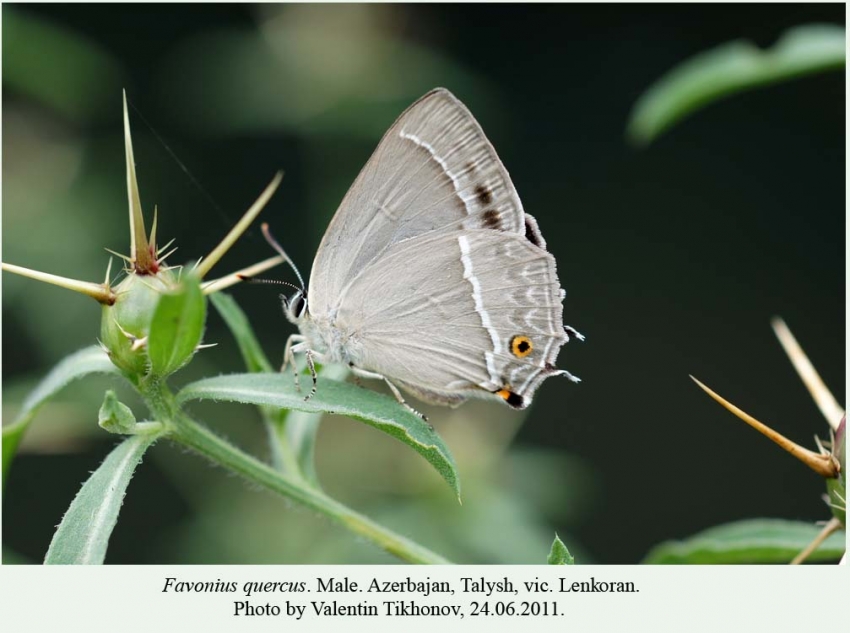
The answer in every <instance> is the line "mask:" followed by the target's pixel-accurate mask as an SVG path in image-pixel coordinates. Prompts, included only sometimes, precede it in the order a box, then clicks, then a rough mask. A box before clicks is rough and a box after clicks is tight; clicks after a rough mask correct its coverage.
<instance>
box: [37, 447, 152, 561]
mask: <svg viewBox="0 0 850 633" xmlns="http://www.w3.org/2000/svg"><path fill="white" fill-rule="evenodd" d="M156 438H157V436H156V435H135V436H133V437H131V438H129V439H127V440H124V441H123V442H122V443H121V444H119V445H118V446H116V447H115V448H114V449H113V450H112V452H111V453H110V454H109V455H108V456H107V458H106V459H105V460H104V461H103V463H102V464H101V465H100V467H99V468H98V469H97V470H96V471H94V473H92V476H91V477H89V478H88V480H87V481H86V482H85V483H84V484H83V487H82V488H80V492H78V493H77V496H76V497H75V498H74V500H73V501H72V502H71V506H70V507H69V508H68V511H67V512H66V513H65V516H63V517H62V522H61V523H60V524H59V527H58V528H56V533H55V534H54V535H53V540H52V541H51V542H50V547H49V548H48V550H47V556H46V557H45V558H44V563H45V564H46V565H99V564H101V563H103V559H104V558H105V557H106V548H107V546H108V544H109V537H110V536H111V534H112V530H113V529H114V528H115V524H116V523H117V522H118V512H119V511H120V510H121V504H122V503H123V501H124V494H125V491H126V490H127V486H128V485H129V484H130V478H131V477H132V476H133V471H135V470H136V465H137V464H138V463H139V461H141V459H142V455H144V453H145V451H146V450H147V448H148V447H149V446H150V445H151V444H152V443H153V441H154V440H155V439H156Z"/></svg>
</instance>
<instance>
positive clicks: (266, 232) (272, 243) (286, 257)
mask: <svg viewBox="0 0 850 633" xmlns="http://www.w3.org/2000/svg"><path fill="white" fill-rule="evenodd" d="M260 229H261V230H262V231H263V237H265V238H266V241H267V242H268V243H269V245H270V246H271V247H272V248H273V249H274V250H276V251H277V253H278V255H280V256H281V257H283V260H284V261H285V262H286V263H287V264H289V267H290V268H292V270H294V271H295V276H296V277H298V281H299V282H300V283H301V287H300V288H295V286H292V287H293V288H295V289H296V290H300V291H301V292H304V289H305V286H304V278H303V277H301V273H299V272H298V268H296V267H295V264H294V263H293V261H292V260H291V259H290V258H289V255H287V254H286V252H285V251H284V250H283V248H281V246H280V244H278V243H277V240H276V239H274V237H272V234H271V232H270V231H269V225H268V223H267V222H263V224H262V225H261V226H260ZM280 283H284V282H280ZM289 285H292V284H289Z"/></svg>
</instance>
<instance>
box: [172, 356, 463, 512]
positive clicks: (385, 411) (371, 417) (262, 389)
mask: <svg viewBox="0 0 850 633" xmlns="http://www.w3.org/2000/svg"><path fill="white" fill-rule="evenodd" d="M187 400H226V401H231V402H242V403H245V404H259V405H268V406H273V407H281V408H285V409H296V410H298V411H308V412H312V413H318V412H323V413H335V414H339V415H346V416H348V417H351V418H355V419H357V420H361V421H363V422H365V423H366V424H368V425H370V426H373V427H375V428H376V429H378V430H380V431H383V432H384V433H387V434H388V435H391V436H393V437H395V438H397V439H399V440H401V441H402V442H404V443H405V444H407V445H408V446H410V447H411V448H412V449H413V450H415V451H416V452H418V453H419V454H420V455H422V456H423V457H424V458H425V459H426V460H428V462H429V463H430V464H431V465H432V466H434V468H436V469H437V472H438V473H440V475H441V476H442V477H443V479H445V480H446V482H447V483H448V484H449V485H450V486H451V487H452V490H454V491H455V494H457V496H458V498H460V482H459V480H458V476H457V468H456V466H455V463H454V459H453V458H452V456H451V453H449V449H448V448H446V446H445V444H443V440H442V439H441V438H440V436H439V435H437V433H436V432H435V431H434V429H433V428H431V426H429V425H428V424H427V423H426V422H424V421H422V420H421V419H420V418H419V417H417V416H416V415H415V414H413V413H411V412H410V411H408V410H407V409H406V408H404V407H403V406H402V405H400V404H399V403H398V402H396V401H395V400H394V399H393V398H390V397H388V396H384V395H382V394H379V393H375V392H374V391H370V390H368V389H364V388H362V387H358V386H356V385H351V384H348V383H344V382H336V381H334V380H328V379H323V380H322V381H321V382H320V383H319V388H318V391H317V392H316V395H315V396H314V397H313V398H311V399H310V400H306V401H305V400H304V394H303V393H302V392H300V391H297V390H296V389H295V386H294V383H293V380H292V376H290V375H287V374H281V373H274V374H231V375H227V376H217V377H215V378H206V379H204V380H199V381H198V382H194V383H191V384H189V385H187V386H186V387H184V388H183V390H182V391H180V393H178V394H177V401H178V402H181V403H182V402H185V401H187Z"/></svg>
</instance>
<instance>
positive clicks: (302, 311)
mask: <svg viewBox="0 0 850 633" xmlns="http://www.w3.org/2000/svg"><path fill="white" fill-rule="evenodd" d="M280 298H281V301H283V313H284V314H285V315H286V318H287V319H288V320H289V322H290V323H293V324H295V325H298V324H299V323H300V322H301V320H302V319H303V318H304V315H306V314H307V291H306V290H305V289H302V288H299V289H297V290H296V291H295V292H294V293H293V295H292V296H291V297H287V296H286V295H280Z"/></svg>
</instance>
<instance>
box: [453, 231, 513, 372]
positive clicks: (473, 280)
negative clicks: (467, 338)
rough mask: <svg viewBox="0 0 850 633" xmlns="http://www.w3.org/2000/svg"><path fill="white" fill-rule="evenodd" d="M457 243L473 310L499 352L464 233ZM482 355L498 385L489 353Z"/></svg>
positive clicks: (499, 348) (498, 343)
mask: <svg viewBox="0 0 850 633" xmlns="http://www.w3.org/2000/svg"><path fill="white" fill-rule="evenodd" d="M457 243H458V245H459V246H460V261H461V263H462V264H463V278H464V279H466V280H467V281H468V282H469V283H470V284H471V285H472V301H473V302H474V303H475V311H476V312H477V313H478V315H479V316H480V317H481V325H483V326H484V328H485V329H486V330H487V333H488V334H489V335H490V340H491V341H492V342H493V352H495V353H497V354H499V353H501V347H502V344H501V341H500V339H499V335H498V334H497V333H496V330H495V329H494V328H493V323H492V321H490V315H489V314H487V310H485V309H484V302H483V301H482V300H481V285H480V284H479V283H478V278H477V277H476V276H475V273H474V272H473V270H472V258H471V257H470V256H469V240H468V239H467V237H466V236H465V235H458V237H457ZM484 357H485V358H486V361H487V372H488V373H489V374H490V381H491V382H493V384H495V385H497V386H502V385H500V382H501V381H500V379H499V376H498V375H497V374H496V368H495V366H494V364H493V358H492V354H491V353H485V354H484Z"/></svg>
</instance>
